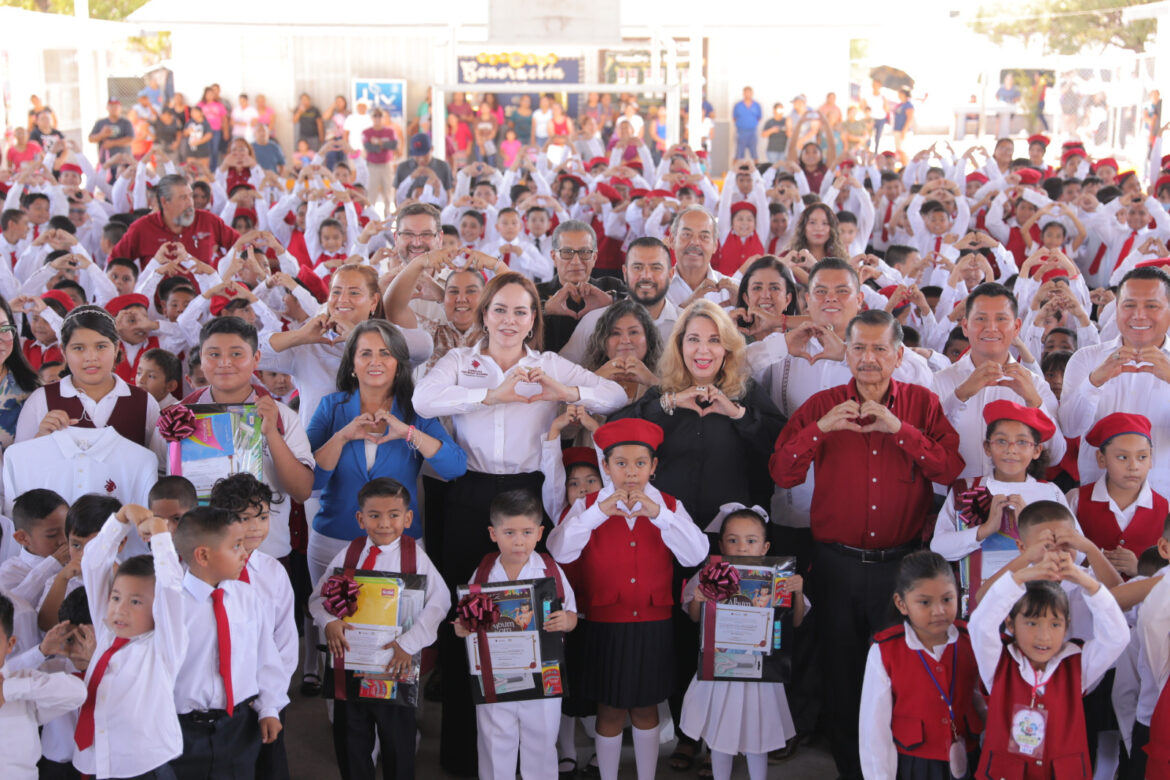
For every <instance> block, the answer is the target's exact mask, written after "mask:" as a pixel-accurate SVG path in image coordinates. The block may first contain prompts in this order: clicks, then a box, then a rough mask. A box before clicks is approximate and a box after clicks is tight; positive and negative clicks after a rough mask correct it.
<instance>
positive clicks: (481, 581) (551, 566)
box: [471, 552, 565, 608]
mask: <svg viewBox="0 0 1170 780" xmlns="http://www.w3.org/2000/svg"><path fill="white" fill-rule="evenodd" d="M539 555H540V560H541V561H543V562H544V576H546V577H552V578H553V581H554V582H556V584H557V598H558V599H559V600H560V602H561V606H562V608H563V607H564V603H565V582H564V580H562V579H561V570H560V569H559V568H558V567H557V562H556V561H554V560H553V557H552V556H551V555H549V554H548V553H539ZM499 559H500V554H499V553H498V552H494V553H488V554H487V555H485V556H483V560H482V561H480V562H479V567H478V568H477V569H476V570H475V576H474V577H472V578H471V584H472V585H487V584H488V575H490V574H491V573H492V567H493V566H495V565H496V561H498V560H499Z"/></svg>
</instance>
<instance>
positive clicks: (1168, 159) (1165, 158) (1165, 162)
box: [1162, 154, 1170, 170]
mask: <svg viewBox="0 0 1170 780" xmlns="http://www.w3.org/2000/svg"><path fill="white" fill-rule="evenodd" d="M1168 167H1170V154H1164V155H1162V170H1166V168H1168Z"/></svg>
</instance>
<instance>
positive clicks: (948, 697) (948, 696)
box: [918, 641, 959, 739]
mask: <svg viewBox="0 0 1170 780" xmlns="http://www.w3.org/2000/svg"><path fill="white" fill-rule="evenodd" d="M918 660H919V661H922V668H923V669H925V670H926V674H927V676H928V677H930V681H931V682H932V683H934V687H935V690H937V691H938V694H939V696H941V697H942V700H943V701H944V702H946V705H947V712H948V713H949V714H950V716H951V734H952V736H954V738H955V739H958V732H956V731H955V704H954V702H955V678H956V677H958V676H959V674H958V666H959V643H958V641H956V642H955V643H954V644H953V645H952V651H951V689H950V693H945V692H943V689H942V686H941V685H939V684H938V678H937V677H935V676H934V672H932V671H931V669H930V664H928V663H927V662H926V654H925V653H923V652H922V651H921V650H919V651H918Z"/></svg>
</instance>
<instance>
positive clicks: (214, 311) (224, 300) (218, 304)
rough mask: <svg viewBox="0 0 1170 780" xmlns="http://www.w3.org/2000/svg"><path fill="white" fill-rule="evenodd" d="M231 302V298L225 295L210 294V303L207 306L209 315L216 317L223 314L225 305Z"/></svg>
mask: <svg viewBox="0 0 1170 780" xmlns="http://www.w3.org/2000/svg"><path fill="white" fill-rule="evenodd" d="M231 302H232V299H231V298H229V297H227V296H226V295H213V296H211V305H210V306H209V307H208V308H209V309H210V310H211V316H212V317H218V316H219V315H221V314H223V310H224V309H226V308H227V305H228V304H229V303H231Z"/></svg>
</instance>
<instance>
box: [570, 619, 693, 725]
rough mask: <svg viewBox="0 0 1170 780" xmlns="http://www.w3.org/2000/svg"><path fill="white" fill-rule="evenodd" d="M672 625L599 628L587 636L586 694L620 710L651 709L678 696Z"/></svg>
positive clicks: (655, 623) (583, 688)
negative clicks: (675, 684)
mask: <svg viewBox="0 0 1170 780" xmlns="http://www.w3.org/2000/svg"><path fill="white" fill-rule="evenodd" d="M673 636H674V630H673V628H672V625H671V621H670V620H669V619H667V620H655V621H650V622H642V623H600V622H598V621H590V622H589V629H588V631H586V633H585V654H584V655H585V663H584V668H583V669H582V674H581V694H582V695H583V696H584V697H585V698H587V699H590V700H592V701H595V702H597V703H599V704H605V705H608V706H610V707H615V708H617V709H631V708H633V707H652V706H654V705H656V704H658V703H659V702H662V701H665V700H666V699H667V698H669V697H670V695H671V694H672V693H673V692H674V643H673V641H672V638H673Z"/></svg>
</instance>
